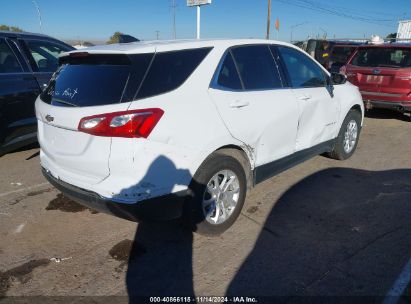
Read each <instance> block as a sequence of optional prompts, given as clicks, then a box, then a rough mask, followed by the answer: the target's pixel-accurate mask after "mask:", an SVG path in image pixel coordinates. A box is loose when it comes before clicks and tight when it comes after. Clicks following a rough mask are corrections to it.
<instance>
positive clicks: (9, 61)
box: [0, 39, 23, 73]
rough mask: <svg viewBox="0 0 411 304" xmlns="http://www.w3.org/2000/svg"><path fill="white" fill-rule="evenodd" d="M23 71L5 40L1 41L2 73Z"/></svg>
mask: <svg viewBox="0 0 411 304" xmlns="http://www.w3.org/2000/svg"><path fill="white" fill-rule="evenodd" d="M21 72H23V69H22V67H21V65H20V64H19V62H18V60H17V58H16V56H15V55H14V53H13V51H12V50H11V49H10V47H9V46H8V45H7V43H6V41H5V40H4V39H0V73H21Z"/></svg>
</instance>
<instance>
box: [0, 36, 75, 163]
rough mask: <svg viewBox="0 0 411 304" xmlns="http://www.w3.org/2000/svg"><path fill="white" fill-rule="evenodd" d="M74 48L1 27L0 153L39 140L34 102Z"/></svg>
mask: <svg viewBox="0 0 411 304" xmlns="http://www.w3.org/2000/svg"><path fill="white" fill-rule="evenodd" d="M71 50H73V48H72V47H71V46H69V45H67V44H65V43H64V42H61V41H58V40H56V39H53V38H51V37H48V36H45V35H39V34H31V33H15V32H5V31H0V155H2V154H4V153H7V152H9V151H11V150H15V149H18V148H20V147H22V146H25V145H27V144H30V143H33V142H36V141H37V137H36V130H37V120H36V116H35V113H34V102H35V101H36V97H37V96H38V95H39V94H40V92H41V90H42V89H43V88H45V87H46V86H47V83H48V82H49V80H50V78H51V75H52V74H53V72H54V71H55V70H56V69H57V67H58V58H57V57H58V54H60V53H62V52H66V51H71Z"/></svg>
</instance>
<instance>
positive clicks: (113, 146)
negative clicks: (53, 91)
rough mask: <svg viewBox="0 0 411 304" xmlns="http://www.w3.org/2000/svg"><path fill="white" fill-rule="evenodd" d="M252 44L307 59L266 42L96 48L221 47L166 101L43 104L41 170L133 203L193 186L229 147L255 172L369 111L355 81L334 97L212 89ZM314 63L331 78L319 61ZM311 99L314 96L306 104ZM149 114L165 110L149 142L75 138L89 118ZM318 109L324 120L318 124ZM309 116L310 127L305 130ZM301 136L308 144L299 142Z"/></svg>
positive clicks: (39, 110) (39, 113)
mask: <svg viewBox="0 0 411 304" xmlns="http://www.w3.org/2000/svg"><path fill="white" fill-rule="evenodd" d="M248 44H254V45H258V44H260V45H267V44H274V45H285V46H287V47H290V48H293V49H295V50H297V51H298V52H301V54H302V55H303V56H307V55H305V53H304V52H302V51H301V50H300V49H298V48H297V47H295V46H293V45H291V44H289V43H285V42H279V41H273V40H269V41H267V40H265V39H264V40H263V39H238V40H237V39H234V40H177V41H176V40H173V41H152V42H139V43H130V44H124V45H110V46H96V47H92V48H89V49H88V52H90V53H94V54H107V53H111V54H113V53H122V54H140V53H147V52H168V51H176V50H185V49H194V48H205V47H211V48H212V50H211V51H210V53H209V54H208V55H207V56H206V58H205V59H204V60H203V61H202V62H201V64H200V65H199V66H198V67H197V69H196V70H195V71H194V72H193V73H192V74H191V75H190V77H189V78H188V79H187V80H186V81H185V82H184V83H183V84H182V85H181V86H180V87H178V88H177V89H175V90H173V91H171V92H167V93H164V94H161V95H157V96H153V97H148V98H144V99H141V100H137V101H133V102H128V103H117V104H111V105H103V106H92V107H56V106H52V105H49V104H46V103H44V102H42V101H41V100H40V99H39V98H38V99H37V101H36V117H37V119H38V121H39V128H38V137H39V142H40V146H41V153H40V160H41V165H42V166H43V167H44V168H46V169H48V170H49V171H50V172H51V174H52V175H54V176H55V177H58V178H60V179H61V180H62V181H65V182H67V183H69V184H72V185H74V186H77V187H79V188H82V189H86V190H89V191H92V192H95V193H97V194H99V195H100V196H102V197H104V198H108V199H111V200H113V201H117V202H119V203H130V204H131V203H135V202H138V201H141V200H144V199H146V198H148V197H157V196H160V195H165V194H169V193H174V192H177V191H180V190H185V189H187V187H188V185H189V184H190V182H191V177H192V176H193V175H194V174H195V173H196V171H197V170H198V168H199V167H200V165H201V164H202V163H203V161H204V160H205V159H206V158H207V157H208V156H209V155H210V154H211V153H213V152H214V151H215V150H217V149H219V148H221V147H223V146H227V145H233V146H236V147H241V148H243V149H244V150H245V151H246V152H247V155H248V157H249V160H250V164H251V167H252V168H254V165H261V164H264V163H268V162H272V161H275V160H278V159H279V158H281V157H284V156H288V155H290V154H292V153H294V152H295V151H296V150H297V149H301V148H302V146H301V145H302V144H304V145H305V146H306V147H310V146H313V145H315V144H316V143H318V141H326V140H329V139H332V138H334V137H335V136H336V134H337V133H338V130H339V127H340V126H341V124H342V122H343V120H344V118H345V116H346V115H347V113H348V111H349V109H350V108H351V107H352V106H353V105H359V106H360V107H361V108H363V102H362V99H361V95H360V93H359V91H358V88H356V87H355V86H353V85H351V84H350V83H346V84H343V85H338V86H335V88H334V97H333V98H331V96H330V95H328V96H329V97H327V94H328V92H327V90H326V88H325V87H322V88H321V89H322V90H323V92H322V93H321V95H320V94H317V93H318V92H314V91H310V92H308V89H307V92H305V91H304V90H306V89H299V90H295V91H298V92H294V91H293V90H291V89H289V88H283V89H277V90H254V91H233V90H223V89H221V88H218V87H215V88H210V82H211V81H212V79H213V75H214V73H215V71H216V69H217V68H218V66H219V63H220V61H221V59H222V56H223V55H224V54H225V53H226V51H227V49H228V48H230V47H233V46H238V45H248ZM73 52H76V51H73ZM307 58H308V60H312V59H311V58H310V57H308V56H307ZM312 64H314V65H316V66H317V67H318V68H319V69H322V70H323V71H324V73H325V74H327V75H329V74H328V72H327V71H326V70H325V69H323V68H322V67H321V65H319V64H318V63H316V62H315V61H313V60H312ZM304 94H306V95H311V96H312V97H313V98H314V100H305V101H303V100H298V97H299V96H302V95H304ZM317 99H321V100H317ZM327 102H329V103H328V104H327ZM301 104H303V105H304V106H303V107H302V106H300V105H301ZM335 107H337V108H338V109H339V111H338V112H336V111H335ZM147 108H160V109H162V110H163V111H164V115H163V117H162V118H161V119H160V121H159V123H158V124H157V125H156V127H155V128H154V130H153V131H152V133H151V134H150V136H149V137H148V139H142V138H119V137H115V138H107V137H99V136H92V135H89V134H84V133H80V132H76V130H77V126H78V124H79V121H80V119H81V118H83V117H85V116H91V115H96V114H102V113H112V112H117V111H125V110H138V109H147ZM310 113H312V116H313V118H315V119H310V117H311V114H310ZM47 115H51V116H53V117H54V121H53V122H51V123H50V122H47V121H46V119H45V117H46V116H47ZM329 115H331V116H332V117H329ZM302 118H303V120H304V122H305V124H304V125H305V127H304V128H307V130H302V129H301V128H302V127H299V121H300V122H303V120H301V119H302ZM330 118H331V119H332V120H331V121H329V119H330ZM333 122H335V124H330V123H333ZM328 126H333V128H334V130H335V132H334V133H333V132H329V131H328V129H327V128H328ZM299 128H300V130H299ZM298 132H300V133H299V134H298V135H299V138H300V139H301V141H300V142H299V144H300V145H298V143H297V142H296V138H297V133H298ZM313 134H319V135H318V136H313ZM73 143H75V144H73Z"/></svg>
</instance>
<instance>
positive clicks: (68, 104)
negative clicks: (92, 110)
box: [52, 98, 78, 107]
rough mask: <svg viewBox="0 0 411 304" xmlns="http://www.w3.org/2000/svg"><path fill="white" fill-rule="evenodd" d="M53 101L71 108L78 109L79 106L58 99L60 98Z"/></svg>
mask: <svg viewBox="0 0 411 304" xmlns="http://www.w3.org/2000/svg"><path fill="white" fill-rule="evenodd" d="M52 101H56V102H58V103H62V104H65V105H67V106H70V107H78V105H76V104H74V103H70V102H68V101H65V100H62V99H58V98H53V100H52Z"/></svg>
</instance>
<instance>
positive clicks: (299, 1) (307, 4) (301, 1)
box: [274, 0, 394, 28]
mask: <svg viewBox="0 0 411 304" xmlns="http://www.w3.org/2000/svg"><path fill="white" fill-rule="evenodd" d="M274 1H276V2H280V3H283V4H287V5H292V6H297V7H301V8H305V9H309V10H313V11H317V12H320V13H323V14H329V15H334V16H338V17H343V18H346V19H351V20H356V21H361V22H365V23H371V24H377V25H380V26H386V27H390V28H391V27H392V25H388V24H386V22H394V20H388V19H372V18H364V17H362V16H358V15H357V16H356V15H352V14H347V13H344V12H341V11H337V10H333V9H331V8H329V7H328V8H327V7H324V6H321V5H318V4H317V3H315V2H313V1H308V0H287V1H286V0H274Z"/></svg>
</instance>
